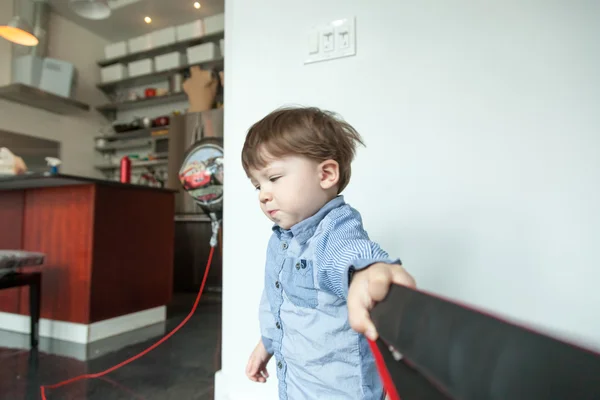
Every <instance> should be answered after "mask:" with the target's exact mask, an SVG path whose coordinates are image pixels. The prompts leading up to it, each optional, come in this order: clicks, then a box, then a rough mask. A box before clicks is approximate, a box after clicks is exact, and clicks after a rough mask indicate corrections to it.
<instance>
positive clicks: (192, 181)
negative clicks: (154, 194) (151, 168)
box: [179, 137, 224, 220]
mask: <svg viewBox="0 0 600 400" xmlns="http://www.w3.org/2000/svg"><path fill="white" fill-rule="evenodd" d="M223 154H224V153H223V145H222V139H221V138H214V137H213V138H203V139H202V140H200V141H199V142H197V143H196V144H195V145H194V146H193V147H192V148H191V149H190V150H189V151H188V153H187V155H186V156H185V159H184V161H183V165H182V166H181V169H180V170H179V181H180V182H181V185H182V186H183V188H184V189H185V191H186V192H187V193H188V194H189V195H190V196H192V198H193V199H194V200H195V201H196V203H197V204H198V205H199V206H200V207H201V208H202V210H204V212H205V213H207V214H209V215H210V216H211V218H213V220H214V219H215V218H216V219H218V220H220V216H221V215H222V211H223Z"/></svg>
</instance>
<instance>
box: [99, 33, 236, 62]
mask: <svg viewBox="0 0 600 400" xmlns="http://www.w3.org/2000/svg"><path fill="white" fill-rule="evenodd" d="M224 37H225V32H223V31H221V32H215V33H211V34H208V35H204V36H202V37H199V38H194V39H190V40H184V41H182V42H177V43H173V44H169V45H166V46H160V47H155V48H153V49H151V50H146V51H141V52H138V53H133V54H127V55H125V56H123V57H117V58H112V59H110V60H101V61H98V66H99V67H107V66H109V65H112V64H118V63H129V62H132V61H137V60H143V59H144V58H150V57H155V56H158V55H161V54H165V53H170V52H173V51H180V52H183V51H185V50H186V49H187V48H188V47H191V46H196V45H198V44H202V43H209V42H216V41H218V40H220V39H223V38H224Z"/></svg>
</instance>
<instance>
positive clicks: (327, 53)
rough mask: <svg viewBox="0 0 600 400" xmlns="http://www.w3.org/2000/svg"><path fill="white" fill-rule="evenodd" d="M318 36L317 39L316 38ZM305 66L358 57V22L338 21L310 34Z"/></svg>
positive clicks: (316, 29)
mask: <svg viewBox="0 0 600 400" xmlns="http://www.w3.org/2000/svg"><path fill="white" fill-rule="evenodd" d="M315 35H316V38H315ZM307 44H308V46H307V49H306V51H305V58H304V64H311V63H315V62H319V61H327V60H333V59H336V58H342V57H350V56H354V55H356V20H355V18H354V17H350V18H342V19H337V20H335V21H331V22H330V23H328V24H323V25H319V26H315V27H313V28H312V29H311V30H310V31H309V32H308V40H307Z"/></svg>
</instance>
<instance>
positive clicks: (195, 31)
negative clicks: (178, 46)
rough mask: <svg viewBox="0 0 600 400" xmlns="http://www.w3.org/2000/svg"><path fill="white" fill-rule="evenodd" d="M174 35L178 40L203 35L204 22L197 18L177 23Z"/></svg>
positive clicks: (181, 40)
mask: <svg viewBox="0 0 600 400" xmlns="http://www.w3.org/2000/svg"><path fill="white" fill-rule="evenodd" d="M176 36H177V41H178V42H183V41H186V40H190V39H195V38H199V37H202V36H204V22H203V21H202V20H201V19H198V20H196V21H194V22H190V23H187V24H182V25H178V26H177V27H176Z"/></svg>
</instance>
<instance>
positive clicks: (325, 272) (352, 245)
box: [316, 209, 401, 299]
mask: <svg viewBox="0 0 600 400" xmlns="http://www.w3.org/2000/svg"><path fill="white" fill-rule="evenodd" d="M316 251H317V254H316V255H317V257H316V262H317V268H318V270H317V279H318V281H319V285H320V286H321V288H322V289H326V290H329V291H331V292H332V293H334V294H336V295H337V296H339V297H340V298H342V299H346V298H347V297H348V287H349V276H350V272H352V271H358V270H361V269H364V268H367V267H369V266H370V265H372V264H375V263H378V262H384V263H388V264H401V261H400V259H392V258H390V257H389V255H388V253H386V252H385V251H384V250H383V249H382V248H381V247H380V246H379V245H378V244H377V243H375V242H373V241H371V240H370V239H369V235H368V234H367V232H366V231H365V230H364V228H363V225H362V219H361V217H360V214H358V212H356V211H351V210H349V209H346V210H344V212H342V213H341V215H339V216H337V217H336V218H334V219H333V220H332V221H330V222H329V223H328V224H327V226H325V227H324V228H323V236H322V239H321V240H320V241H319V243H318V244H317V249H316Z"/></svg>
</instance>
